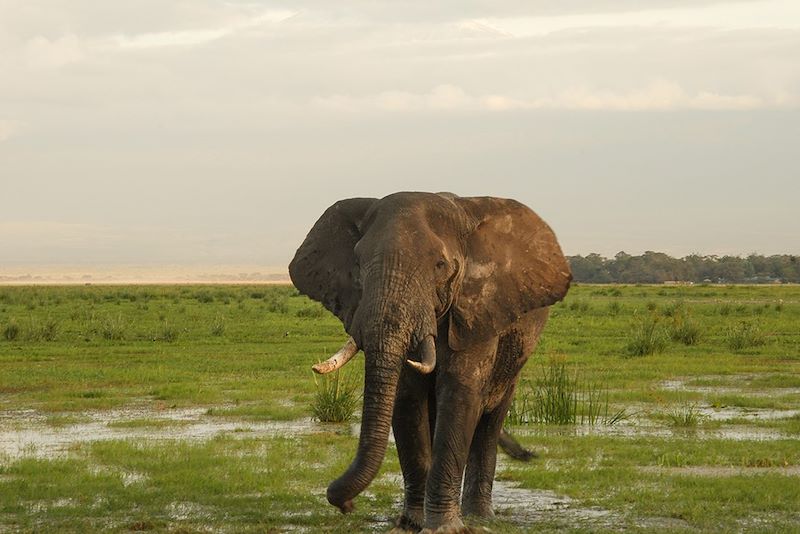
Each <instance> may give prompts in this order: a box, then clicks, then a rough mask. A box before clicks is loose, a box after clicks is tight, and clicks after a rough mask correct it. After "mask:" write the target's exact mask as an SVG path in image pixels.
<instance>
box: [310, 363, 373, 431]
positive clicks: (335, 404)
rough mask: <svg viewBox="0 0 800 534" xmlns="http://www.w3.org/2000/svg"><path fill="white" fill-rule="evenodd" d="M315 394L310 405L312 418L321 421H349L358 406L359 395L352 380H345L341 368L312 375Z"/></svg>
mask: <svg viewBox="0 0 800 534" xmlns="http://www.w3.org/2000/svg"><path fill="white" fill-rule="evenodd" d="M314 385H315V386H316V389H317V391H316V394H315V395H314V400H313V403H312V405H311V411H312V414H313V417H314V419H316V420H317V421H319V422H321V423H344V422H346V421H350V420H351V419H352V418H353V415H354V414H355V411H356V408H358V402H359V399H360V398H361V395H360V394H359V391H358V386H357V384H356V383H355V381H353V380H347V379H346V378H345V375H344V371H343V370H341V369H340V370H338V371H335V372H333V373H330V374H327V375H322V376H321V377H320V378H317V376H316V375H314Z"/></svg>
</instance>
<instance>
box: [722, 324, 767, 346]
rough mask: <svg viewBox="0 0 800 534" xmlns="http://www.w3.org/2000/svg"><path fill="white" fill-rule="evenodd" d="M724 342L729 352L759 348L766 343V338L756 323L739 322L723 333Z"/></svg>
mask: <svg viewBox="0 0 800 534" xmlns="http://www.w3.org/2000/svg"><path fill="white" fill-rule="evenodd" d="M725 342H726V343H727V344H728V347H730V349H731V350H736V351H739V350H744V349H749V348H752V347H760V346H761V345H764V344H765V343H766V342H767V337H766V336H765V335H764V332H763V331H762V330H761V327H760V326H758V324H757V323H755V322H752V321H740V322H738V323H736V324H735V325H732V326H730V327H729V328H728V330H727V332H726V333H725Z"/></svg>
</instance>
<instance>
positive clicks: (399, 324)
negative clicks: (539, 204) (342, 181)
mask: <svg viewBox="0 0 800 534" xmlns="http://www.w3.org/2000/svg"><path fill="white" fill-rule="evenodd" d="M289 273H290V275H291V277H292V281H293V282H294V284H295V286H296V287H297V288H298V289H299V290H300V291H301V292H302V293H304V294H306V295H308V296H309V297H311V298H312V299H314V300H317V301H319V302H321V303H322V304H323V305H324V306H325V307H326V308H327V309H328V310H330V311H331V312H333V313H334V314H335V315H336V316H337V317H339V319H341V320H342V322H343V323H344V327H345V330H346V331H347V332H348V333H349V334H350V335H351V336H352V339H353V341H354V342H355V345H357V347H358V348H359V349H361V350H363V351H364V354H365V362H366V363H365V366H366V367H365V383H364V408H363V414H362V423H361V436H360V439H359V444H358V451H357V453H356V457H355V459H354V461H353V463H352V464H351V465H350V467H349V468H348V469H347V471H346V472H345V473H344V474H343V475H342V476H341V477H339V478H338V479H336V480H334V481H333V482H332V483H331V484H330V486H329V487H328V494H327V496H328V501H329V502H330V503H331V504H333V505H335V506H337V507H338V508H339V509H340V510H342V511H343V512H347V511H350V510H351V509H352V508H353V499H354V498H355V497H356V495H358V494H359V493H361V492H362V491H363V490H364V489H365V488H366V487H367V486H368V485H369V484H370V482H371V481H372V479H373V478H374V477H375V475H376V474H377V472H378V469H379V467H380V465H381V462H382V461H383V457H384V454H385V452H386V446H387V440H388V437H389V429H390V426H391V428H393V430H394V435H395V440H396V443H397V451H398V455H399V458H400V464H401V467H402V470H403V478H404V481H405V504H404V509H403V512H402V515H401V516H400V519H399V520H398V526H399V527H401V528H405V529H408V530H419V529H421V528H423V527H427V528H432V529H435V528H437V527H441V526H448V527H458V526H460V525H461V524H462V522H461V512H463V513H464V514H475V515H478V516H481V517H488V516H491V515H492V507H491V495H492V481H493V478H494V471H495V460H496V455H497V442H498V436H499V434H500V431H501V429H502V424H503V420H504V419H505V416H506V413H507V411H508V408H509V404H510V402H511V399H512V396H513V394H514V388H515V386H516V383H517V380H518V378H519V372H520V369H521V368H522V366H523V365H524V364H525V361H526V360H527V358H528V355H529V354H531V352H532V351H533V349H534V347H535V345H536V342H537V340H538V338H539V334H540V333H541V331H542V328H543V327H544V325H545V322H546V320H547V315H548V306H550V305H551V304H553V303H555V302H557V301H559V300H561V299H562V298H564V295H565V294H566V292H567V289H568V288H569V283H570V280H571V278H572V276H571V274H570V270H569V266H568V264H567V261H566V259H565V258H564V255H563V254H562V252H561V249H560V247H559V245H558V242H557V241H556V238H555V235H554V234H553V232H552V230H551V229H550V227H549V226H547V224H546V223H545V222H544V221H542V219H540V218H539V217H538V216H537V215H536V214H535V213H533V212H532V211H531V210H530V209H529V208H527V207H526V206H524V205H522V204H520V203H519V202H516V201H514V200H507V199H500V198H492V197H474V198H462V197H457V196H455V195H452V194H433V193H395V194H393V195H389V196H387V197H385V198H382V199H374V198H354V199H348V200H342V201H339V202H337V203H336V204H334V205H333V206H331V207H330V208H328V210H327V211H325V213H324V214H323V215H322V217H320V219H319V220H318V221H317V223H316V224H315V225H314V227H313V228H312V229H311V231H310V232H309V234H308V236H307V237H306V239H305V241H304V242H303V244H302V245H301V246H300V248H299V249H298V250H297V253H296V255H295V257H294V259H293V260H292V262H291V264H290V266H289ZM434 346H435V354H434V352H433V347H434ZM353 347H354V346H353ZM434 356H435V364H434V362H433V361H432V358H433V357H434ZM407 359H409V360H411V361H413V362H417V367H418V368H419V369H422V371H423V372H420V370H419V369H415V368H412V366H410V365H407V364H406V360H407ZM423 360H424V364H420V363H419V362H420V361H423ZM428 364H430V365H428ZM433 365H435V367H433V372H430V373H428V374H424V371H426V370H429V369H430V368H431V367H432V366H433ZM465 470H466V471H465ZM462 478H463V488H464V495H463V499H461V488H462ZM459 504H460V506H459Z"/></svg>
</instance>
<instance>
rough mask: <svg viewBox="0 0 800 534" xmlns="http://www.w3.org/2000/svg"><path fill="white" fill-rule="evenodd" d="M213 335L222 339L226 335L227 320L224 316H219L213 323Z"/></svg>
mask: <svg viewBox="0 0 800 534" xmlns="http://www.w3.org/2000/svg"><path fill="white" fill-rule="evenodd" d="M210 330H211V335H212V336H215V337H220V336H224V335H225V318H224V317H223V316H222V315H217V316H216V317H214V319H213V320H212V321H211V329H210Z"/></svg>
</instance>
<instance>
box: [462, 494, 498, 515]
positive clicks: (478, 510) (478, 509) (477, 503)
mask: <svg viewBox="0 0 800 534" xmlns="http://www.w3.org/2000/svg"><path fill="white" fill-rule="evenodd" d="M461 513H462V514H463V515H464V516H465V517H466V516H473V517H480V518H481V519H491V518H493V517H494V510H492V500H491V499H475V500H471V499H464V503H463V504H462V505H461Z"/></svg>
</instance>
